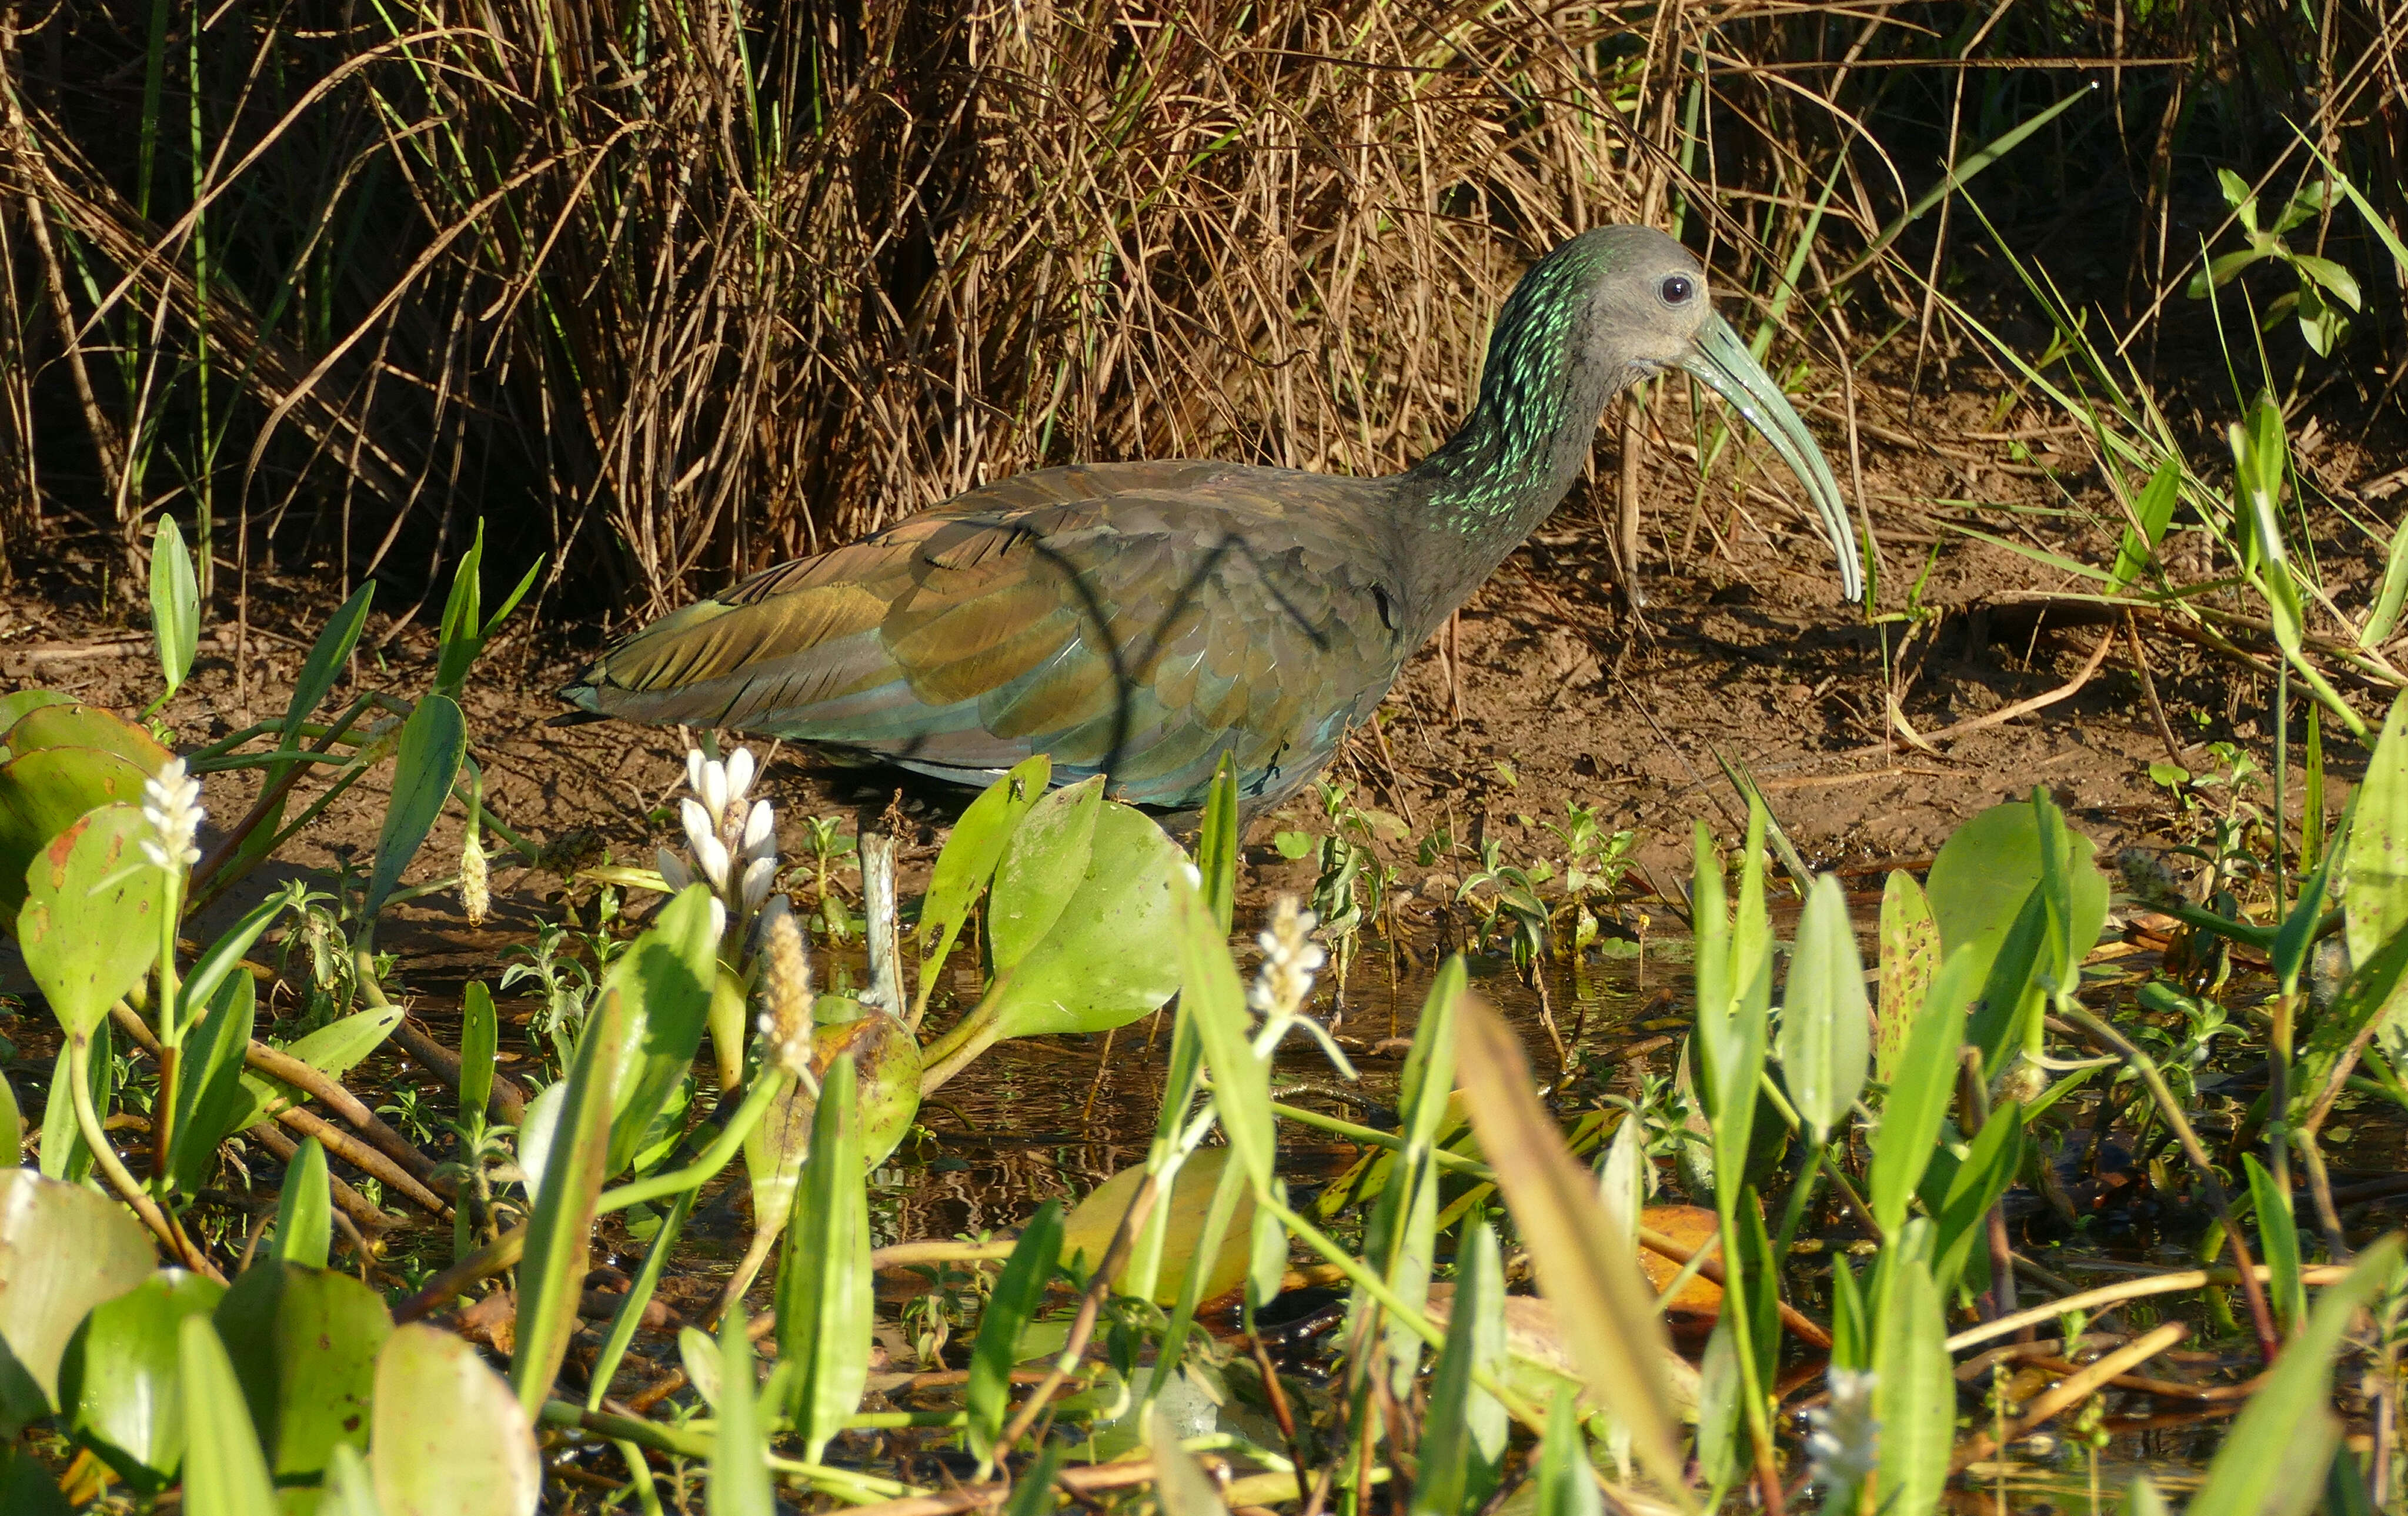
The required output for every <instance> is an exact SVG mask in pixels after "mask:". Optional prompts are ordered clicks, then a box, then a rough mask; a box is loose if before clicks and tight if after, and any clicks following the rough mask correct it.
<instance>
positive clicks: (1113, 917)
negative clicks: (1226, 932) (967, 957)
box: [988, 785, 1226, 1037]
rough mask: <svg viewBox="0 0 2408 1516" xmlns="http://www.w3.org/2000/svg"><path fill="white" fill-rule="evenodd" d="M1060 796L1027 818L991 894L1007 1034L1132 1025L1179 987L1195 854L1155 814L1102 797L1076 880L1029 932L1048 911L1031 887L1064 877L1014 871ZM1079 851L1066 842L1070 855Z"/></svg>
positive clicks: (1000, 1014) (1002, 1024) (1000, 1022)
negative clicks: (1174, 883)
mask: <svg viewBox="0 0 2408 1516" xmlns="http://www.w3.org/2000/svg"><path fill="white" fill-rule="evenodd" d="M1077 788H1078V786H1076V785H1074V786H1072V787H1071V789H1069V790H1057V791H1055V792H1054V794H1055V795H1062V794H1072V793H1073V792H1074V791H1075V790H1076V789H1077ZM1053 799H1054V795H1048V796H1047V797H1046V798H1045V800H1043V801H1039V803H1038V805H1037V806H1036V807H1035V808H1032V809H1031V810H1030V812H1029V814H1028V817H1027V819H1026V820H1025V821H1023V822H1021V827H1020V831H1019V832H1018V833H1017V834H1015V835H1014V837H1013V838H1012V847H1011V851H1009V852H1007V853H1006V855H1005V857H1004V861H1003V864H1002V865H1001V866H999V867H998V868H997V869H996V886H995V891H994V893H993V894H991V895H990V896H989V904H988V908H989V913H990V939H991V941H992V942H993V944H994V955H995V965H996V974H997V975H998V976H999V977H1003V981H1002V983H1001V984H1000V986H999V990H998V994H997V996H996V1007H995V1016H996V1025H997V1027H998V1028H999V1029H1000V1031H1001V1035H1002V1036H1004V1037H1040V1036H1052V1035H1054V1034H1058V1033H1066V1032H1101V1031H1105V1030H1107V1029H1109V1028H1111V1027H1115V1026H1125V1025H1126V1024H1128V1023H1130V1022H1133V1021H1135V1020H1137V1019H1138V1018H1139V1017H1140V1016H1144V1015H1147V1014H1149V1013H1151V1012H1153V1011H1154V1010H1155V1009H1156V1008H1159V1007H1160V1006H1161V1005H1162V1003H1163V1002H1164V1001H1166V1000H1168V999H1169V998H1170V997H1171V995H1172V994H1175V993H1177V991H1178V989H1179V984H1180V973H1179V951H1178V949H1177V947H1176V946H1175V944H1174V943H1173V941H1172V937H1173V935H1174V932H1175V928H1174V925H1173V923H1174V921H1175V916H1174V914H1173V909H1172V904H1171V893H1170V881H1171V879H1172V878H1173V876H1175V875H1181V874H1183V873H1184V872H1185V870H1186V868H1187V866H1188V864H1187V857H1186V855H1185V854H1184V853H1183V852H1181V851H1179V845H1178V844H1177V843H1175V842H1173V841H1171V840H1170V838H1169V837H1168V835H1166V834H1165V833H1164V832H1163V830H1162V828H1161V827H1160V826H1159V825H1158V824H1156V823H1155V822H1154V820H1153V819H1152V818H1150V817H1148V816H1146V815H1145V814H1144V813H1143V812H1141V811H1139V810H1135V809H1133V808H1130V807H1127V806H1124V805H1120V804H1117V803H1115V802H1109V801H1104V800H1102V799H1100V793H1099V797H1098V799H1097V803H1096V806H1095V815H1094V818H1093V821H1092V822H1091V824H1090V827H1089V830H1088V834H1087V835H1088V845H1087V847H1086V848H1085V849H1083V850H1081V859H1080V867H1079V870H1078V872H1077V873H1076V874H1075V875H1073V876H1072V879H1073V880H1075V884H1074V886H1073V887H1072V888H1071V889H1070V890H1069V892H1068V894H1064V895H1061V896H1057V897H1056V900H1055V903H1054V911H1053V913H1052V914H1053V920H1052V921H1051V922H1049V923H1048V926H1047V930H1046V931H1045V933H1044V934H1043V936H1042V937H1039V938H1037V939H1034V940H1027V939H1025V937H1024V935H1023V929H1024V928H1025V926H1026V925H1027V924H1028V923H1029V922H1032V921H1034V920H1036V919H1037V918H1038V917H1039V916H1042V915H1044V914H1046V912H1045V909H1044V908H1043V906H1042V905H1041V904H1040V903H1038V902H1036V901H1034V900H1032V899H1030V898H1029V892H1030V891H1031V890H1033V889H1036V888H1039V887H1040V884H1041V887H1044V888H1054V887H1056V886H1057V885H1059V884H1060V883H1061V882H1062V880H1061V876H1060V871H1059V870H1056V869H1054V868H1051V867H1047V868H1045V869H1042V870H1039V869H1038V868H1037V867H1035V866H1034V865H1030V866H1028V867H1026V868H1019V869H1016V868H1015V867H1014V862H1015V859H1016V858H1018V857H1019V856H1020V855H1021V853H1022V851H1023V850H1022V843H1023V841H1024V840H1025V839H1026V838H1027V837H1028V836H1029V834H1030V831H1031V829H1032V828H1035V827H1036V826H1037V825H1038V824H1039V818H1040V816H1041V814H1042V812H1043V811H1044V809H1045V807H1046V805H1047V804H1048V803H1050V802H1051V801H1052V800H1053ZM1069 851H1072V850H1070V849H1069V848H1068V845H1067V844H1066V845H1065V847H1064V849H1063V850H1062V852H1063V853H1065V854H1067V853H1068V852H1069ZM1054 861H1057V862H1058V861H1059V860H1058V858H1057V859H1055V860H1054ZM1223 956H1224V957H1226V951H1225V952H1224V954H1223Z"/></svg>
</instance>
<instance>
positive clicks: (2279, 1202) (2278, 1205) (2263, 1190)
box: [2241, 1152, 2308, 1333]
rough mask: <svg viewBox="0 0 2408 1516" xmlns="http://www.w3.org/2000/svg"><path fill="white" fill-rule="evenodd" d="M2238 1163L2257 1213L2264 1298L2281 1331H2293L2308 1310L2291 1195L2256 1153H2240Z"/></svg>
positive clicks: (2258, 1246)
mask: <svg viewBox="0 0 2408 1516" xmlns="http://www.w3.org/2000/svg"><path fill="white" fill-rule="evenodd" d="M2241 1166H2242V1169H2243V1172H2245V1173H2246V1174H2247V1175H2248V1176H2249V1201H2250V1206H2251V1209H2254V1210H2256V1211H2257V1248H2258V1252H2257V1256H2259V1257H2260V1258H2263V1259H2265V1260H2266V1272H2267V1280H2266V1283H2267V1292H2266V1294H2267V1297H2268V1298H2269V1299H2270V1300H2271V1301H2272V1304H2273V1307H2274V1316H2275V1320H2276V1321H2278V1322H2280V1323H2282V1327H2283V1330H2284V1331H2285V1332H2286V1333H2289V1332H2293V1331H2296V1330H2298V1328H2299V1324H2300V1320H2301V1319H2302V1318H2303V1317H2305V1316H2306V1315H2307V1313H2308V1294H2307V1288H2306V1286H2305V1285H2304V1284H2303V1283H2302V1281H2301V1280H2300V1233H2299V1226H2298V1223H2296V1222H2294V1221H2293V1220H2292V1217H2291V1197H2290V1195H2289V1194H2287V1193H2286V1191H2285V1190H2284V1189H2283V1187H2282V1186H2281V1185H2279V1184H2276V1183H2275V1182H2274V1177H2273V1176H2272V1175H2271V1174H2269V1173H2267V1172H2266V1168H2265V1166H2264V1165H2262V1164H2260V1163H2258V1162H2257V1154H2255V1153H2247V1152H2244V1153H2243V1154H2242V1155H2241Z"/></svg>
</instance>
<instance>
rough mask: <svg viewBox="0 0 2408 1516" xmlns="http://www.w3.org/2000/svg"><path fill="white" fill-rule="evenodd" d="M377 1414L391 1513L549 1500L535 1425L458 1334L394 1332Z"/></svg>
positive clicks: (505, 1514)
mask: <svg viewBox="0 0 2408 1516" xmlns="http://www.w3.org/2000/svg"><path fill="white" fill-rule="evenodd" d="M738 1330H739V1331H740V1330H742V1328H741V1327H740V1326H739V1327H738ZM371 1414H372V1418H373V1429H374V1433H375V1436H374V1437H373V1438H372V1439H371V1441H370V1443H369V1452H368V1467H369V1472H370V1475H371V1477H372V1478H373V1480H374V1481H375V1488H376V1496H377V1503H378V1505H379V1506H380V1508H382V1509H383V1511H384V1516H535V1512H536V1509H537V1503H538V1500H539V1499H540V1497H541V1495H542V1494H543V1465H542V1462H541V1460H540V1459H539V1458H538V1456H537V1453H536V1442H535V1428H534V1427H533V1426H531V1425H530V1424H528V1422H527V1416H526V1412H525V1410H524V1409H522V1408H521V1407H520V1405H519V1403H518V1398H517V1396H515V1395H513V1394H511V1393H510V1387H509V1385H508V1384H507V1383H505V1382H503V1380H502V1377H501V1376H500V1375H498V1374H496V1373H495V1372H494V1371H493V1370H492V1369H491V1368H488V1367H486V1366H485V1363H484V1360H482V1359H481V1358H480V1357H478V1355H477V1350H476V1349H475V1348H473V1347H470V1346H469V1345H468V1344H467V1343H466V1342H465V1341H463V1340H461V1339H460V1338H459V1337H456V1336H454V1335H452V1333H450V1332H443V1331H437V1329H436V1328H434V1327H431V1326H424V1325H421V1324H419V1323H409V1325H406V1326H401V1327H397V1328H395V1329H394V1334H393V1336H392V1337H390V1338H388V1339H386V1342H385V1345H384V1349H383V1351H382V1352H379V1353H378V1354H377V1361H376V1402H375V1407H374V1409H373V1411H372V1413H371Z"/></svg>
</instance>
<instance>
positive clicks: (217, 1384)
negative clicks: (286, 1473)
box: [177, 1315, 316, 1516]
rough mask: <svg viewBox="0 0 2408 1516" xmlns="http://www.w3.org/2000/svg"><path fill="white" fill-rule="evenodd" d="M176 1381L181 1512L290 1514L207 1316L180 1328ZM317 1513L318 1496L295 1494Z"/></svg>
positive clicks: (195, 1514) (257, 1515)
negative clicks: (181, 1440)
mask: <svg viewBox="0 0 2408 1516" xmlns="http://www.w3.org/2000/svg"><path fill="white" fill-rule="evenodd" d="M177 1334H178V1336H177V1345H178V1350H179V1360H178V1366H177V1367H178V1378H179V1379H180V1380H182V1381H183V1398H184V1436H185V1446H186V1457H185V1459H184V1499H183V1506H182V1509H183V1510H185V1511H187V1512H189V1513H190V1516H265V1512H268V1511H273V1510H279V1509H289V1508H287V1507H285V1506H284V1505H282V1504H281V1503H280V1502H279V1499H278V1497H277V1489H276V1485H275V1482H274V1481H273V1480H271V1479H270V1477H269V1474H268V1466H267V1459H266V1458H265V1456H263V1455H262V1452H261V1449H260V1440H259V1434H258V1431H257V1428H255V1427H254V1426H253V1425H252V1423H251V1414H250V1412H249V1411H248V1410H247V1409H244V1408H245V1401H244V1396H243V1387H242V1386H241V1385H240V1384H239V1383H238V1382H237V1381H236V1377H235V1369H234V1366H233V1364H232V1363H231V1362H229V1361H228V1358H227V1354H226V1349H225V1344H224V1343H223V1342H222V1341H220V1340H219V1337H218V1334H217V1331H216V1329H215V1328H214V1327H213V1326H211V1325H210V1323H209V1319H208V1317H206V1316H198V1315H193V1316H187V1317H185V1318H183V1320H182V1321H181V1322H179V1323H178V1325H177ZM294 1495H295V1496H296V1499H297V1501H298V1503H300V1504H301V1505H302V1506H304V1507H305V1508H314V1506H315V1502H316V1492H314V1491H298V1492H294Z"/></svg>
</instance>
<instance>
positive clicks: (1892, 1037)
mask: <svg viewBox="0 0 2408 1516" xmlns="http://www.w3.org/2000/svg"><path fill="white" fill-rule="evenodd" d="M1939 970H1940V927H1939V925H1938V923H1937V922H1933V921H1932V919H1931V902H1930V901H1929V900H1928V899H1927V898H1925V896H1924V894H1923V886H1922V885H1920V884H1917V883H1915V882H1914V875H1912V874H1910V873H1908V872H1907V871H1906V870H1904V869H1902V868H1897V869H1892V870H1890V875H1889V878H1888V880H1886V881H1885V882H1884V884H1883V885H1882V904H1881V966H1880V969H1879V973H1880V976H1881V980H1880V986H1881V995H1880V1000H1879V1002H1878V1004H1876V1005H1875V1007H1874V1008H1873V1078H1875V1079H1877V1080H1881V1081H1882V1082H1883V1083H1884V1084H1887V1083H1888V1082H1889V1081H1890V1080H1892V1079H1894V1078H1896V1077H1897V1073H1898V1060H1899V1054H1900V1052H1901V1051H1904V1049H1905V1047H1906V1039H1907V1036H1908V1034H1909V1033H1911V1032H1913V1031H1914V1023H1915V1019H1916V1018H1917V1017H1918V1016H1920V1015H1921V1014H1922V1013H1923V1007H1924V1003H1925V998H1926V997H1927V996H1928V994H1930V992H1931V976H1932V975H1934V974H1936V973H1938V972H1939Z"/></svg>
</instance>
